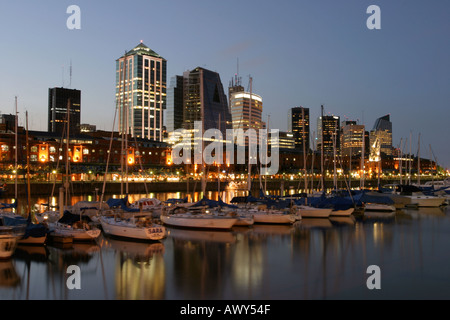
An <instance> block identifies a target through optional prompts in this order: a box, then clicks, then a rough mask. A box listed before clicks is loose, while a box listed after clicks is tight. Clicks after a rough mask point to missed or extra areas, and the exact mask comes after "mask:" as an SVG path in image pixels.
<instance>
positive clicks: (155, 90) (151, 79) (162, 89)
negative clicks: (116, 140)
mask: <svg viewBox="0 0 450 320" xmlns="http://www.w3.org/2000/svg"><path fill="white" fill-rule="evenodd" d="M166 73H167V61H166V60H165V59H164V58H163V57H161V56H160V55H159V54H157V53H156V52H154V51H153V50H151V49H150V48H149V47H147V46H146V45H144V44H143V43H142V42H141V43H140V44H139V45H137V46H136V47H135V48H134V49H132V50H130V51H128V52H127V53H125V54H124V55H123V56H122V57H120V58H119V59H117V60H116V105H117V108H118V112H119V132H121V133H123V132H127V133H129V134H131V136H133V137H139V138H146V139H150V140H156V141H162V140H163V110H164V109H165V108H166Z"/></svg>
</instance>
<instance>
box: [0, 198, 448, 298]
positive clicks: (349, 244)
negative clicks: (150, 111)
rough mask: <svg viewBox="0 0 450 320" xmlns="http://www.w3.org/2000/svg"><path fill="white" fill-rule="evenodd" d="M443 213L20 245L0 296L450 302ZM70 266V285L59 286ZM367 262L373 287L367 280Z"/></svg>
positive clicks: (0, 278)
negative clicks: (76, 272) (376, 282)
mask: <svg viewBox="0 0 450 320" xmlns="http://www.w3.org/2000/svg"><path fill="white" fill-rule="evenodd" d="M174 196H176V194H175V195H174V194H164V195H158V197H160V198H161V197H162V198H167V197H174ZM33 200H35V199H33ZM38 200H39V199H38ZM42 200H44V201H45V200H46V199H40V200H39V201H40V202H44V201H42ZM449 217H450V208H449V207H446V208H427V209H404V210H400V211H397V213H396V214H395V215H392V216H390V217H387V216H386V214H384V215H377V214H373V215H370V216H368V215H364V216H357V217H351V218H330V219H303V220H302V221H301V222H299V223H296V224H295V225H293V226H269V225H254V226H253V227H251V228H247V227H239V228H234V229H233V230H232V231H230V232H224V231H221V232H212V231H191V230H182V229H173V228H168V230H169V236H168V237H167V238H166V239H165V240H163V241H161V242H158V243H136V242H130V241H121V240H115V239H110V238H107V237H101V238H100V239H99V240H98V242H97V243H94V244H74V245H73V246H72V247H71V248H57V247H52V246H46V247H27V246H20V247H18V248H17V250H16V253H15V255H14V256H13V258H12V259H11V260H9V261H3V262H0V299H3V300H5V299H9V300H10V299H12V300H26V299H30V300H33V299H43V300H64V299H68V300H77V299H96V300H123V299H126V300H141V299H149V300H174V299H177V300H184V299H189V300H197V299H208V300H217V299H223V300H241V299H256V300H260V299H261V300H267V299H269V300H271V299H273V300H297V299H314V300H316V299H318V300H319V299H450V251H449V248H450V218H449ZM70 265H77V266H79V267H80V270H81V289H79V290H77V289H73V290H70V289H68V288H67V285H66V281H67V278H68V276H69V275H70V274H68V273H67V267H68V266H70ZM370 265H377V266H379V267H380V270H381V273H380V275H381V277H380V279H381V289H379V290H376V289H375V290H369V289H368V288H367V286H366V281H367V279H368V277H369V276H370V274H368V273H367V268H368V267H369V266H370Z"/></svg>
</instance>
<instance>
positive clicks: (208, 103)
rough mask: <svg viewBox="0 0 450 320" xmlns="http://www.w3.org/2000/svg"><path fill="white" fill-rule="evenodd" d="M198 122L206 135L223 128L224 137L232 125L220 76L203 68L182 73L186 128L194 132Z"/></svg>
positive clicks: (184, 126)
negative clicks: (209, 131)
mask: <svg viewBox="0 0 450 320" xmlns="http://www.w3.org/2000/svg"><path fill="white" fill-rule="evenodd" d="M197 121H202V125H203V128H202V130H203V132H205V131H206V130H208V129H220V131H221V132H222V135H223V137H225V136H226V129H227V128H230V124H231V115H230V112H229V109H228V101H227V97H226V95H225V93H224V90H223V85H222V82H221V80H220V75H219V74H218V73H217V72H213V71H210V70H207V69H204V68H200V67H197V68H195V69H194V70H191V71H186V72H184V73H183V128H184V129H186V130H194V128H195V122H197Z"/></svg>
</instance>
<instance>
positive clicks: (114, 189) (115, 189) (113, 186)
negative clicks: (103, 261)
mask: <svg viewBox="0 0 450 320" xmlns="http://www.w3.org/2000/svg"><path fill="white" fill-rule="evenodd" d="M425 181H427V180H423V182H425ZM391 183H398V180H396V179H392V180H384V181H382V185H385V184H391ZM262 184H263V185H264V182H262ZM266 184H267V190H281V189H284V191H285V192H286V191H288V190H292V189H294V190H297V189H299V188H300V189H303V187H304V182H303V181H299V180H272V181H267V183H266ZM318 184H319V181H315V182H314V186H315V188H316V187H317V186H318ZM377 184H378V180H377V179H372V180H366V181H365V187H366V188H374V187H376V186H377ZM145 185H146V186H145ZM309 185H310V183H309ZM227 186H228V182H221V183H220V189H221V190H222V191H224V190H226V188H227ZM325 186H326V188H327V189H329V188H332V187H333V181H332V180H326V181H325ZM53 187H54V195H55V196H56V195H58V193H59V188H60V187H63V184H62V183H61V182H58V183H56V184H55V186H54V183H53V182H31V183H30V189H31V191H30V192H31V194H32V195H37V196H42V195H50V194H51V192H52V189H53ZM146 187H147V190H148V192H149V193H150V192H151V193H157V192H183V193H186V191H187V183H186V181H182V182H147V183H144V182H129V183H128V193H129V194H145V193H146ZM124 188H125V186H124ZM194 188H195V190H194ZM217 188H218V186H217V181H208V183H207V185H206V191H217ZM338 188H340V189H345V188H346V183H345V181H343V180H339V181H338ZM351 188H359V180H353V181H351ZM71 189H72V190H71V192H72V194H74V195H85V194H95V192H96V191H97V192H98V194H101V191H102V190H103V182H99V181H73V182H71ZM235 190H236V189H235ZM237 190H239V191H241V190H242V191H245V189H244V188H239V189H237ZM252 190H254V191H256V192H259V181H258V180H253V187H252ZM193 191H195V192H200V191H201V182H200V181H190V183H189V193H192V192H193ZM17 192H18V194H19V196H26V194H27V184H26V183H19V184H18V185H17ZM120 192H121V183H120V182H108V183H106V185H105V194H118V193H120ZM14 193H15V185H14V183H11V182H10V183H7V190H6V191H4V192H3V194H2V195H1V197H2V198H9V197H14ZM256 194H258V193H256Z"/></svg>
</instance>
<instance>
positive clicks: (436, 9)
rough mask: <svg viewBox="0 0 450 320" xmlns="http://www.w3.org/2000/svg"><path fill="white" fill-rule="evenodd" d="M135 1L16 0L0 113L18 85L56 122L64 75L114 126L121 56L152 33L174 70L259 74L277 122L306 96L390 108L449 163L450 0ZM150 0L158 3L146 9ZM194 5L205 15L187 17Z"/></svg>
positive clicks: (362, 116) (346, 111)
mask: <svg viewBox="0 0 450 320" xmlns="http://www.w3.org/2000/svg"><path fill="white" fill-rule="evenodd" d="M132 3H133V5H130V6H126V7H123V6H120V2H115V1H111V2H107V3H98V2H97V3H92V2H89V1H76V3H74V4H76V5H78V6H79V7H80V9H81V29H80V30H69V29H68V28H67V27H66V20H67V18H68V17H69V16H70V15H69V14H67V13H66V9H67V7H68V6H69V5H71V4H73V3H69V2H66V1H63V2H57V3H54V2H50V1H46V2H44V3H34V2H31V1H21V2H20V3H13V2H12V3H5V4H4V5H3V10H2V13H0V21H1V22H0V27H1V28H2V35H3V39H4V43H5V48H9V50H5V51H4V52H3V53H2V57H3V59H2V61H3V63H4V65H3V68H2V70H3V72H2V76H1V77H0V88H1V89H0V110H1V113H4V114H6V113H13V112H14V97H15V96H18V102H19V117H20V118H19V123H20V124H23V123H24V113H25V111H28V112H29V114H30V120H31V121H30V128H31V129H33V130H46V124H47V120H48V119H47V100H48V97H47V95H48V88H51V87H60V86H64V87H68V88H71V89H78V90H81V91H82V100H83V110H82V114H81V123H89V124H93V125H96V126H97V129H99V130H111V129H112V124H113V117H114V108H115V68H114V62H115V60H116V59H117V57H119V56H121V55H122V54H123V53H124V52H125V51H127V50H130V49H131V48H134V47H135V46H136V45H137V44H138V43H139V42H140V41H141V40H142V41H143V42H144V43H145V44H146V45H147V46H148V47H149V48H151V49H152V50H154V51H156V52H158V53H159V54H161V56H163V57H164V58H165V59H167V61H168V62H167V78H168V79H170V78H171V77H173V76H175V75H179V74H182V73H183V72H184V71H186V70H192V69H194V68H196V67H198V66H200V67H204V68H206V69H209V70H212V71H216V72H217V73H219V75H220V77H221V79H222V82H223V84H224V85H225V84H226V83H227V81H228V79H231V78H232V77H233V76H234V75H235V74H236V73H239V75H240V76H241V77H242V85H243V86H244V87H245V88H246V90H247V89H248V88H247V86H248V81H249V76H251V77H252V79H253V90H254V91H255V92H258V94H260V95H261V97H262V98H263V100H264V110H263V116H262V118H263V119H266V118H267V115H270V122H271V123H270V127H271V128H278V129H280V131H286V130H287V121H286V115H287V113H288V110H289V109H290V108H293V107H298V106H303V107H305V108H309V109H310V110H311V115H310V119H311V123H315V121H314V120H315V119H317V118H318V116H319V115H320V108H321V105H324V110H325V115H329V114H333V115H337V116H340V118H341V120H342V121H343V120H347V119H348V120H358V122H359V123H360V124H364V125H365V126H366V130H367V129H370V128H372V126H373V125H374V123H375V121H376V119H378V118H380V117H382V116H384V115H386V114H389V115H390V117H391V121H392V123H393V137H392V138H393V146H394V147H398V145H399V143H400V139H401V138H402V139H403V142H404V141H405V139H410V136H411V137H412V146H413V150H412V151H413V153H414V154H416V153H417V145H418V135H419V134H420V135H421V156H423V157H430V155H429V151H428V150H429V145H431V147H432V149H433V153H434V154H435V156H436V157H437V160H438V164H439V165H441V166H443V167H446V168H449V167H450V151H449V150H448V149H449V148H447V145H446V143H447V138H446V136H447V135H448V132H449V129H448V124H447V121H446V119H447V117H446V116H447V115H448V114H449V112H448V107H449V101H450V93H449V90H448V88H449V84H450V79H449V77H448V74H450V62H449V59H448V57H449V56H450V55H449V53H450V40H449V39H450V37H448V30H450V21H449V20H448V19H447V17H446V15H445V13H446V12H448V9H450V4H447V3H442V2H441V1H428V2H425V1H398V2H395V3H390V2H388V1H375V2H374V1H370V2H369V1H353V0H352V1H345V2H339V3H335V2H332V1H320V2H313V1H284V2H281V3H279V4H277V5H274V4H273V3H271V2H268V1H245V2H243V3H241V2H237V1H228V2H214V3H211V2H206V1H199V0H198V1H171V2H170V3H158V4H151V5H150V4H148V3H146V2H145V1H132ZM372 4H376V5H379V6H380V8H381V30H369V29H368V28H367V26H366V20H367V19H368V17H369V14H367V13H366V9H367V8H368V6H370V5H372ZM136 7H140V8H141V9H140V10H136V9H135V8H136ZM150 8H151V9H152V10H151V11H152V12H159V14H157V15H154V16H152V18H153V19H146V20H145V19H143V18H145V17H146V16H147V15H148V13H147V12H149V9H150ZM189 13H191V14H192V13H195V14H196V16H197V18H196V19H191V20H189V19H186V16H187V14H189ZM251 13H254V14H255V15H254V16H253V15H251ZM130 17H132V18H130ZM267 21H271V23H267ZM119 22H120V23H119ZM212 24H213V25H214V28H210V27H208V26H210V25H212ZM202 27H203V28H202ZM154 30H158V32H154ZM180 49H182V50H180ZM23 61H26V63H23ZM69 66H70V67H69ZM224 89H225V88H224ZM99 115H100V117H99ZM115 130H117V127H116V128H115ZM314 130H317V128H315V127H312V128H311V131H314ZM316 134H317V132H316Z"/></svg>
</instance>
